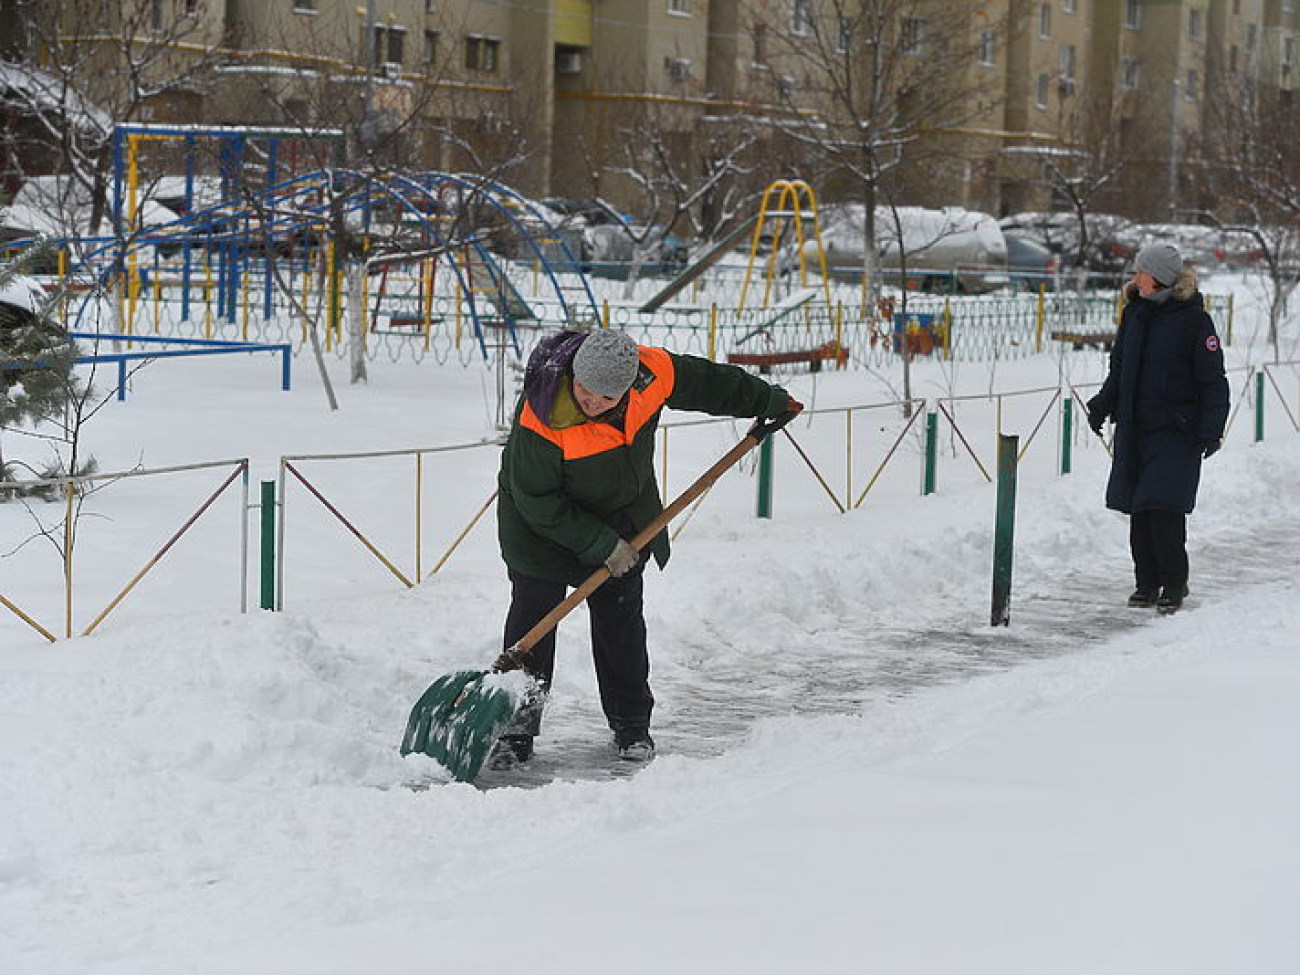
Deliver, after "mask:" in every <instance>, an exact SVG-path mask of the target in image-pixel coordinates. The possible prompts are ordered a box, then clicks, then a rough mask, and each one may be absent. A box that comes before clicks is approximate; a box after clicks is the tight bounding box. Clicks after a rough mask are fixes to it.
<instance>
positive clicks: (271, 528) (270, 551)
mask: <svg viewBox="0 0 1300 975" xmlns="http://www.w3.org/2000/svg"><path fill="white" fill-rule="evenodd" d="M261 608H262V609H271V610H273V609H275V481H263V482H262V602H261Z"/></svg>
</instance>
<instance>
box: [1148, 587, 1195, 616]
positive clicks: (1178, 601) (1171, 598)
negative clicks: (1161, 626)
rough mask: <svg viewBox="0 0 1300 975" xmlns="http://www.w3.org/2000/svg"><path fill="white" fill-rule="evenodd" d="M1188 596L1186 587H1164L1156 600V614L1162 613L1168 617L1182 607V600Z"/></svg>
mask: <svg viewBox="0 0 1300 975" xmlns="http://www.w3.org/2000/svg"><path fill="white" fill-rule="evenodd" d="M1187 596H1188V590H1187V586H1185V585H1184V586H1165V587H1164V588H1163V589H1161V590H1160V598H1159V599H1157V600H1156V612H1158V613H1164V614H1165V615H1166V616H1168V615H1169V614H1170V613H1176V612H1178V611H1179V610H1180V609H1182V607H1183V600H1184V599H1186V598H1187Z"/></svg>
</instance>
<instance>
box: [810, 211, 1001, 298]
mask: <svg viewBox="0 0 1300 975" xmlns="http://www.w3.org/2000/svg"><path fill="white" fill-rule="evenodd" d="M896 210H897V214H898V220H897V221H895V217H894V213H895V208H890V207H883V206H882V207H877V208H876V240H875V242H874V247H875V252H876V266H877V267H878V268H879V269H880V270H881V271H882V272H884V273H886V274H891V273H892V274H897V273H899V272H901V270H902V269H903V267H904V265H906V269H907V282H906V284H907V285H908V286H909V287H917V288H920V289H921V290H929V291H964V292H981V291H991V290H994V289H996V288H1001V287H1005V286H1006V284H1007V283H1008V281H1009V278H1008V276H1007V247H1006V241H1005V240H1004V239H1003V236H1002V232H1001V231H1000V230H999V229H998V225H997V221H996V220H994V219H993V217H992V216H990V215H989V214H987V213H980V212H978V211H975V210H966V209H964V208H962V207H944V208H942V209H931V208H927V207H915V206H906V207H897V208H896ZM865 213H866V210H865V207H863V205H862V204H858V203H844V204H836V205H831V206H826V207H823V208H822V209H821V211H820V213H819V223H820V225H821V244H822V250H823V252H824V253H825V255H826V262H827V265H828V267H829V269H830V270H831V271H832V273H847V274H850V275H853V274H860V273H861V272H862V258H863V250H864V247H865V245H866V242H865V236H866V231H865V220H864V216H865ZM899 224H901V226H902V237H901V240H900V237H899V233H898V229H899ZM816 247H817V244H816V242H815V241H807V242H806V243H805V244H804V257H805V259H815V257H816Z"/></svg>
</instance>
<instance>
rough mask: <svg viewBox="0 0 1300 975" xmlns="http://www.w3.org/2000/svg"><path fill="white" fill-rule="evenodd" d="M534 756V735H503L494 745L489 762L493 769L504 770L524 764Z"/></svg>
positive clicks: (489, 766)
mask: <svg viewBox="0 0 1300 975" xmlns="http://www.w3.org/2000/svg"><path fill="white" fill-rule="evenodd" d="M532 757H533V736H532V735H502V736H501V737H500V738H498V739H497V743H496V744H495V745H493V746H492V754H491V755H489V756H488V761H487V764H488V768H490V769H492V770H493V771H496V772H504V771H505V770H506V769H512V768H514V767H515V766H516V765H522V764H523V763H524V762H526V761H528V760H529V759H530V758H532Z"/></svg>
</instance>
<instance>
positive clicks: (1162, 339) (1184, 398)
mask: <svg viewBox="0 0 1300 975" xmlns="http://www.w3.org/2000/svg"><path fill="white" fill-rule="evenodd" d="M1088 413H1089V416H1090V417H1093V418H1096V417H1098V415H1100V417H1101V418H1102V419H1104V418H1105V417H1110V418H1111V419H1113V420H1114V422H1115V438H1114V441H1113V443H1112V451H1113V454H1114V459H1113V461H1112V463H1111V469H1110V480H1109V482H1108V483H1107V485H1106V507H1108V508H1113V509H1115V510H1116V511H1122V512H1124V513H1126V514H1133V513H1134V512H1139V511H1150V510H1163V511H1180V512H1183V513H1184V514H1188V513H1190V512H1191V511H1192V509H1193V508H1194V507H1195V506H1196V489H1197V487H1198V486H1199V484H1200V479H1201V452H1202V447H1203V444H1205V443H1206V442H1208V441H1217V440H1219V439H1220V438H1222V436H1223V429H1224V426H1225V425H1226V424H1227V421H1228V380H1227V377H1226V376H1225V374H1224V369H1223V350H1222V348H1220V344H1219V336H1218V335H1217V334H1216V333H1215V331H1214V322H1213V321H1212V320H1211V319H1210V316H1209V315H1208V314H1207V313H1206V311H1205V304H1204V302H1203V301H1202V299H1201V295H1200V292H1199V291H1197V281H1196V275H1195V273H1194V272H1193V271H1192V270H1191V269H1184V270H1183V272H1182V273H1181V274H1180V275H1179V277H1178V280H1177V281H1176V282H1175V283H1174V285H1173V287H1172V288H1171V289H1169V290H1168V291H1167V292H1166V293H1164V294H1159V293H1158V294H1157V295H1155V296H1152V297H1148V298H1141V297H1135V298H1134V299H1133V300H1132V301H1130V302H1129V303H1128V305H1127V306H1126V307H1125V309H1124V313H1123V315H1122V316H1121V317H1120V324H1119V331H1118V333H1117V334H1116V336H1115V344H1114V346H1113V347H1112V348H1111V353H1110V370H1109V372H1108V374H1107V376H1106V381H1105V382H1104V383H1103V384H1102V387H1101V391H1100V392H1099V393H1097V395H1096V396H1094V397H1093V398H1092V399H1091V400H1089V401H1088Z"/></svg>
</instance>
